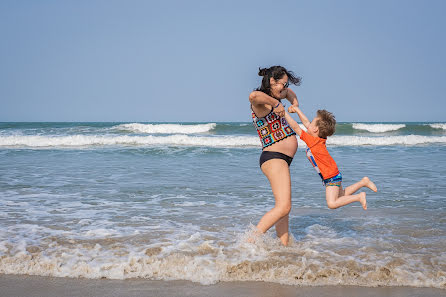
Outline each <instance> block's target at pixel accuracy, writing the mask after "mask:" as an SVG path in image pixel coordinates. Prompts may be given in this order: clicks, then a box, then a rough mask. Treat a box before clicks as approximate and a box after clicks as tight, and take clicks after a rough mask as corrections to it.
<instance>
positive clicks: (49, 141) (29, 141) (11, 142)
mask: <svg viewBox="0 0 446 297" xmlns="http://www.w3.org/2000/svg"><path fill="white" fill-rule="evenodd" d="M298 142H299V146H301V147H304V146H305V143H304V142H303V141H301V140H298ZM432 143H438V144H444V143H446V136H422V135H405V136H382V137H365V136H343V135H340V136H332V137H329V138H328V140H327V144H328V145H331V146H363V145H372V146H391V145H408V146H410V145H422V144H432ZM104 146H179V147H182V146H203V147H252V148H253V147H260V140H259V138H258V137H257V136H227V135H223V136H191V135H168V136H154V135H148V136H102V135H73V136H28V135H20V136H19V135H17V136H0V147H10V148H83V147H104Z"/></svg>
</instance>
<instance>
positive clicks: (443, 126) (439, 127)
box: [429, 123, 446, 130]
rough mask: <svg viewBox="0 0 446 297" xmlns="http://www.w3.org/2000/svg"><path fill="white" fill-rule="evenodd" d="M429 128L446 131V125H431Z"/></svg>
mask: <svg viewBox="0 0 446 297" xmlns="http://www.w3.org/2000/svg"><path fill="white" fill-rule="evenodd" d="M429 126H431V128H434V129H443V130H446V123H436V124H429Z"/></svg>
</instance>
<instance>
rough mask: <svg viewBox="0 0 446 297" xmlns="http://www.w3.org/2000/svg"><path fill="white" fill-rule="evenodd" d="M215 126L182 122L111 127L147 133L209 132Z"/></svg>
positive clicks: (213, 124)
mask: <svg viewBox="0 0 446 297" xmlns="http://www.w3.org/2000/svg"><path fill="white" fill-rule="evenodd" d="M216 126H217V124H216V123H209V124H197V125H184V124H140V123H132V124H121V125H118V126H115V127H113V129H114V130H121V131H130V132H134V133H147V134H196V133H205V132H209V131H211V130H213V129H215V127H216Z"/></svg>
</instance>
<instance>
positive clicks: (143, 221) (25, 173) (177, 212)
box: [0, 123, 446, 289]
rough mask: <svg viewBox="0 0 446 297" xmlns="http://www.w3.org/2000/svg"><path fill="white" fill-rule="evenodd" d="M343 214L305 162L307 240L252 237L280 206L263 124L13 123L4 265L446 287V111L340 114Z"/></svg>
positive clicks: (299, 219) (6, 151)
mask: <svg viewBox="0 0 446 297" xmlns="http://www.w3.org/2000/svg"><path fill="white" fill-rule="evenodd" d="M336 131H337V132H336V134H335V135H334V136H333V137H331V138H329V140H328V142H327V143H328V149H329V151H330V153H331V155H332V156H333V158H334V159H335V160H336V162H337V164H338V166H339V168H340V170H341V172H342V174H343V184H344V185H348V184H351V183H354V182H356V181H358V180H359V179H361V178H362V177H363V176H369V177H370V178H371V179H372V180H373V181H374V182H375V183H376V185H377V186H378V193H373V192H371V191H369V190H365V191H366V193H367V201H368V210H366V211H364V210H363V209H362V208H361V206H360V204H359V203H356V204H352V205H348V206H345V207H343V208H340V209H336V210H330V209H328V208H327V206H326V203H325V198H324V197H325V196H324V195H325V194H324V188H323V187H322V185H321V181H320V178H319V177H318V176H317V174H316V173H315V172H314V169H313V168H312V166H311V165H310V164H309V162H308V160H307V159H306V157H305V150H304V148H305V144H304V143H303V142H301V141H299V149H298V152H297V154H296V156H295V158H294V160H293V163H292V165H291V169H290V170H291V177H292V210H291V214H290V231H291V234H292V237H293V238H292V242H291V244H290V246H289V247H283V246H281V244H280V241H279V240H278V239H277V238H276V236H275V234H274V230H273V229H271V230H270V231H269V232H268V233H267V234H265V235H264V236H263V237H261V238H260V239H259V240H257V241H256V242H255V243H247V242H246V238H247V237H249V236H250V235H251V234H252V231H253V225H256V224H257V223H258V221H259V219H260V218H261V217H262V215H263V214H264V213H265V212H266V211H268V210H269V209H270V208H271V207H273V205H274V197H273V195H272V193H271V188H270V186H269V184H268V181H267V179H266V178H265V176H263V174H262V173H261V171H260V169H259V165H258V158H259V156H260V152H261V148H260V141H259V139H258V137H257V135H256V132H255V129H254V127H253V126H252V124H251V123H0V273H8V274H30V275H50V276H68V277H85V278H102V277H105V278H117V279H127V278H133V277H141V278H148V279H162V280H171V279H185V280H192V281H195V282H200V283H203V284H211V283H215V282H219V281H240V280H256V281H267V282H280V283H285V284H292V285H336V284H342V285H363V286H393V285H404V286H420V287H437V288H443V289H446V248H445V246H446V199H445V198H446V194H445V193H446V184H445V182H444V177H445V176H446V123H339V124H338V125H337V129H336Z"/></svg>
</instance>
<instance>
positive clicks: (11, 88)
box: [0, 0, 446, 122]
mask: <svg viewBox="0 0 446 297" xmlns="http://www.w3.org/2000/svg"><path fill="white" fill-rule="evenodd" d="M445 11H446V1H442V0H440V1H435V0H429V1H394V0H388V1H384V0H378V1H356V0H353V1H344V0H337V1H331V0H327V1H319V0H316V1H310V0H308V1H241V0H240V1H223V0H221V1H136V0H132V1H110V0H106V1H95V0H91V1H74V0H73V1H45V0H42V1H20V0H10V1H9V0H0V38H1V39H0V103H1V105H0V121H129V122H137V121H139V122H142V121H144V122H158V121H161V122H178V121H189V122H190V121H192V122H220V121H246V122H247V121H250V120H251V118H250V117H251V115H250V109H249V101H248V95H249V93H250V92H251V91H252V90H253V89H254V88H256V87H258V85H259V84H260V77H259V76H257V72H258V68H259V67H268V66H272V65H282V66H284V67H286V68H287V69H289V70H292V71H293V72H294V73H295V74H297V75H299V76H301V77H302V78H303V81H302V85H301V86H300V87H295V86H292V89H293V90H294V91H295V92H296V94H297V96H298V98H299V101H300V105H301V108H302V109H303V111H304V112H306V113H307V114H308V115H309V117H312V115H313V113H314V112H315V111H316V110H317V109H318V108H325V109H327V110H329V111H332V112H334V114H335V115H336V118H337V120H338V121H341V122H342V121H446V95H445V94H446V54H445V53H446V37H445V36H446V18H445V17H444V13H445Z"/></svg>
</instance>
